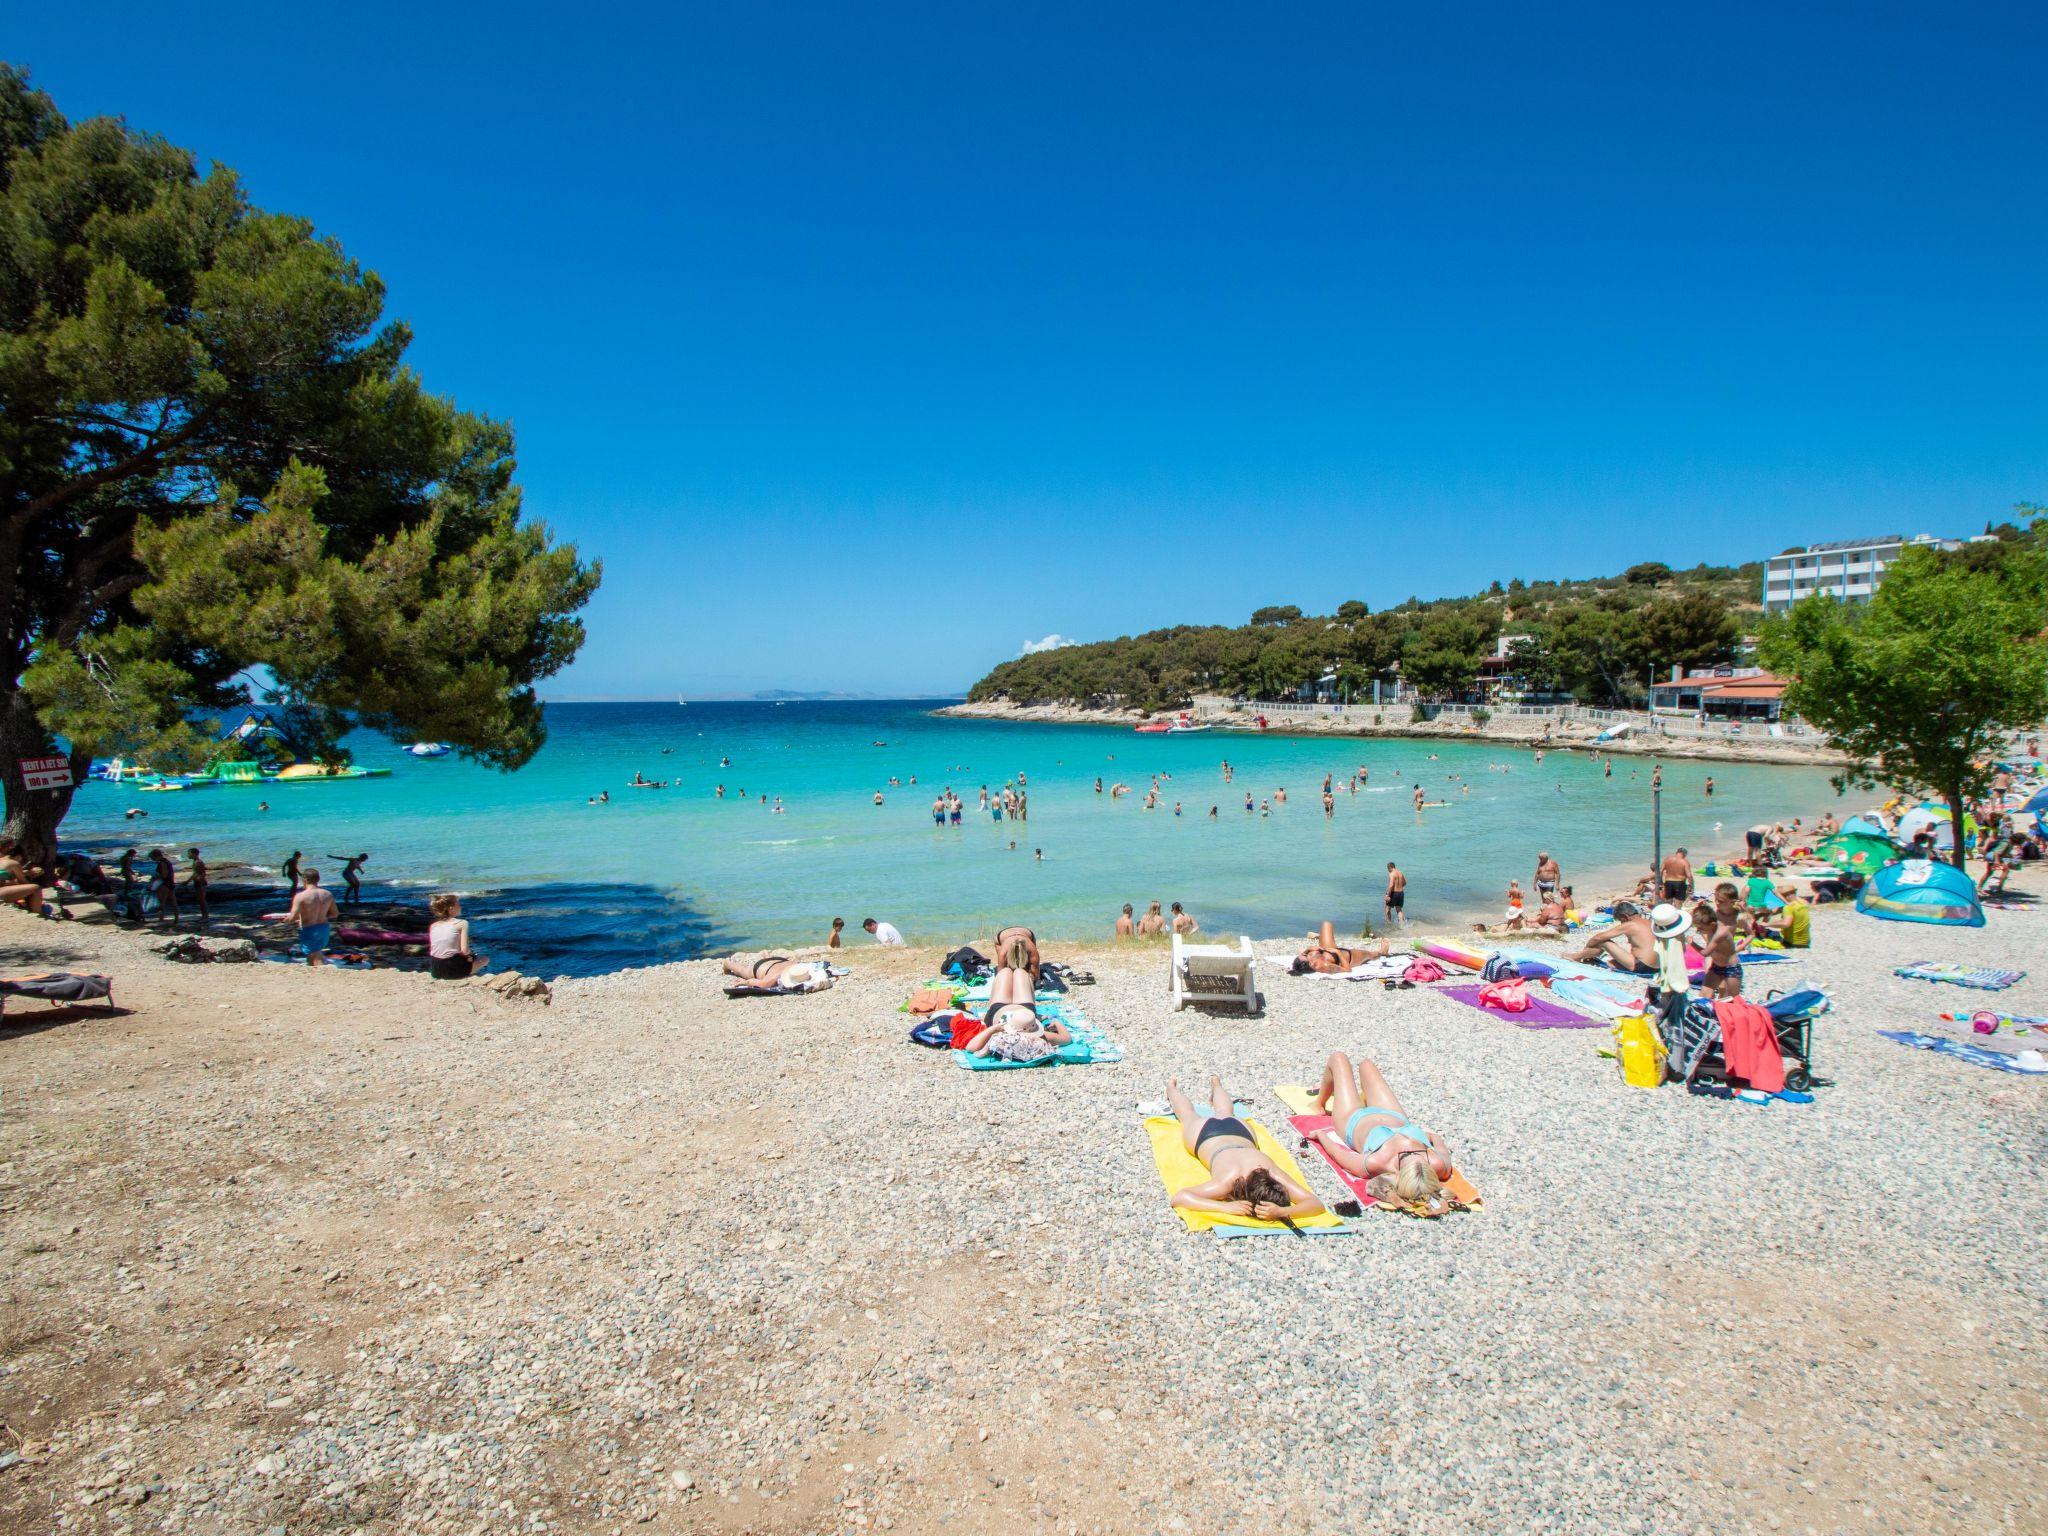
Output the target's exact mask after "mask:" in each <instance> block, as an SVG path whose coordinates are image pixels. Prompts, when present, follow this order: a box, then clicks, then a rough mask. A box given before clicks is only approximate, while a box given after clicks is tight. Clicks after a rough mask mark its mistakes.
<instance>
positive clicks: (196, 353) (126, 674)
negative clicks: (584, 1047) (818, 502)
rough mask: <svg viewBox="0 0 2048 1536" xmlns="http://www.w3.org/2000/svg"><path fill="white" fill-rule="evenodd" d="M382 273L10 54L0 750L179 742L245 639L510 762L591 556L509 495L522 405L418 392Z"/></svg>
mask: <svg viewBox="0 0 2048 1536" xmlns="http://www.w3.org/2000/svg"><path fill="white" fill-rule="evenodd" d="M383 303H384V292H383V285H382V284H381V283H380V282H379V281H378V279H377V277H376V276H375V274H373V273H370V272H366V271H364V270H363V269H362V268H361V267H359V266H358V265H357V264H356V263H355V262H354V261H352V260H350V259H349V257H348V256H347V255H346V254H345V253H344V252H343V251H342V249H341V247H340V246H339V245H338V244H337V243H336V242H334V241H333V240H332V239H328V238H324V237H322V236H320V235H319V234H317V233H316V232H315V231H314V229H313V228H312V226H311V225H310V224H309V223H307V222H306V221H305V220H303V219H297V218H291V217H287V216H285V215H281V214H274V213H268V212H265V211H263V210H261V209H258V208H255V207H253V206H252V205H251V204H250V203H249V201H248V200H247V198H246V197H245V195H244V194H243V191H242V188H241V185H240V183H239V181H238V180H237V179H236V177H235V175H234V173H233V172H232V171H229V170H227V169H225V168H222V167H218V166H216V167H214V168H212V169H211V170H210V171H208V172H207V173H206V174H205V175H203V176H202V175H201V174H200V173H199V171H198V169H197V167H196V165H195V164H194V161H193V158H192V156H191V155H190V154H188V153H187V152H185V151H183V150H180V149H177V148H175V147H174V146H171V145H169V144H166V143H164V142H163V141H162V140H160V139H156V138H152V137H149V136H147V135H144V134H140V133H137V132H135V131H133V130H131V129H129V128H128V127H127V126H126V125H125V124H124V123H121V122H119V121H117V120H113V119H95V120H93V121H90V122H85V123H80V124H77V125H75V126H74V125H72V124H69V123H67V122H66V121H65V120H64V119H63V118H62V117H61V116H60V115H59V114H58V113H57V111H56V109H55V107H54V106H53V105H52V104H51V103H50V101H49V99H48V98H47V97H45V96H43V95H42V94H41V93H39V92H35V91H33V90H31V89H30V88H29V86H28V83H27V80H26V78H25V77H24V76H23V75H22V74H21V73H20V72H19V71H16V70H13V69H9V68H6V67H0V532H4V535H5V539H4V541H0V644H4V645H5V646H6V648H7V651H8V665H7V666H5V667H4V668H0V773H5V775H6V778H7V793H8V820H9V826H10V828H12V829H14V830H15V831H16V832H17V835H22V834H23V833H26V834H27V835H29V836H30V837H32V838H42V839H46V838H47V836H48V835H50V834H53V832H54V828H55V824H56V823H55V816H60V815H61V812H62V805H61V804H57V805H55V806H54V814H53V809H52V804H51V802H48V801H47V800H45V799H40V798H39V799H36V800H33V801H31V800H30V799H28V798H25V797H23V796H22V795H20V794H19V793H18V780H19V774H18V773H17V772H16V771H15V764H16V762H17V761H18V759H19V758H20V757H21V756H26V755H35V754H39V753H41V752H45V751H47V750H49V748H50V745H51V743H52V741H53V740H54V739H56V738H60V737H61V738H62V739H63V740H64V741H65V742H66V743H67V744H68V745H69V747H70V749H71V752H72V755H73V757H74V759H76V760H78V761H80V762H82V761H83V759H84V758H85V757H87V756H90V755H94V754H98V753H102V752H120V753H123V754H124V755H142V756H145V757H147V758H148V759H149V761H151V762H152V763H154V764H157V765H159V766H163V767H172V766H176V765H177V764H179V763H180V762H184V761H188V760H190V759H191V758H192V757H193V756H194V755H195V754H196V753H199V752H201V751H202V750H203V747H204V743H203V739H202V738H201V736H200V735H199V733H197V732H196V731H195V729H194V727H193V726H192V724H191V723H190V722H191V721H192V719H193V718H194V716H195V715H196V714H197V713H200V712H204V711H219V710H226V709H230V708H235V707H238V706H240V705H242V704H244V703H246V702H247V701H248V700H249V698H250V697H251V694H252V685H251V682H250V678H249V669H252V668H263V669H265V670H267V671H268V673H269V674H270V676H271V678H272V679H273V680H274V683H275V690H274V693H275V697H276V698H277V700H278V701H279V702H280V703H281V704H282V705H284V706H285V707H286V708H288V709H290V710H291V711H293V712H294V713H295V714H296V715H297V716H298V717H299V718H301V719H303V720H304V721H306V722H307V727H308V730H309V733H310V734H311V736H312V737H313V738H314V739H315V744H316V745H322V744H324V746H325V747H326V748H328V749H330V750H331V748H332V743H333V741H334V739H335V738H336V737H338V736H339V734H340V733H341V732H342V731H343V730H344V729H345V728H346V726H347V724H348V723H349V720H350V719H351V718H353V719H357V720H360V721H362V722H363V723H366V724H369V725H373V726H378V727H381V728H384V729H387V730H393V731H399V732H411V733H418V734H423V735H432V736H435V737H438V738H441V739H444V740H447V741H449V742H452V743H454V744H455V745H456V746H458V747H459V748H460V749H462V750H463V751H465V752H466V753H468V754H470V755H472V756H475V757H478V758H481V759H483V760H484V761H487V762H490V763H493V764H496V765H498V766H501V767H513V766H517V765H518V764H520V763H522V762H524V761H526V760H527V759H528V758H529V757H531V756H532V754H533V752H534V751H535V750H536V749H537V748H538V747H539V745H540V743H541V740H542V738H543V730H542V725H541V712H540V706H539V703H538V701H537V699H536V698H535V695H534V691H533V685H534V683H535V682H536V681H537V680H539V679H541V678H543V677H546V676H548V675H550V674H552V673H553V672H555V671H557V670H558V669H559V668H561V667H562V666H563V665H564V664H565V663H566V662H568V660H569V659H570V658H571V657H572V656H573V655H574V654H575V652H576V649H577V647H578V646H579V645H580V644H581V640H582V626H581V625H580V623H579V622H578V621H577V620H576V619H575V618H574V617H573V615H574V614H575V612H576V611H577V610H578V609H579V608H580V607H581V606H582V605H583V604H584V603H585V602H586V601H588V599H589V597H590V595H591V593H592V591H594V590H595V587H596V584H597V571H596V570H595V568H594V567H591V566H586V565H584V564H583V563H581V562H580V561H579V560H578V559H577V556H576V552H575V551H574V550H573V549H570V548H567V547H560V546H555V545H553V544H551V543H550V541H549V537H548V534H547V532H546V530H545V529H543V528H541V527H539V526H538V525H536V524H534V523H531V522H529V521H526V520H525V519H523V518H522V516H521V508H520V495H519V490H518V487H517V485H516V484H515V483H514V481H513V471H514V463H513V445H512V435H511V431H510V429H509V428H507V427H506V426H504V425H503V424H502V423H499V422H495V421H492V420H490V419H488V418H486V417H483V416H478V415H474V414H471V413H469V412H465V411H462V410H460V409H458V408H457V407H456V406H455V405H454V404H453V403H451V402H450V401H448V400H446V399H443V398H440V397H438V396H435V395H432V394H429V393H428V392H427V391H426V389H425V388H424V387H423V385H422V384H421V382H420V380H419V379H418V377H417V376H416V375H414V374H413V373H411V372H410V371H409V370H408V369H406V368H405V366H404V364H403V357H404V353H405V350H406V347H407V344H408V342H409V340H410V336H409V333H408V331H407V330H406V328H405V327H404V326H403V325H402V324H399V323H397V322H391V321H385V320H384V319H383V318H382V317H383Z"/></svg>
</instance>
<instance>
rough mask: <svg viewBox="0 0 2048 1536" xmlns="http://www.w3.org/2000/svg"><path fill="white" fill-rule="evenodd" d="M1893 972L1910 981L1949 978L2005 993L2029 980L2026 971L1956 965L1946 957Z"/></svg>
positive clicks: (1955, 982) (1952, 983)
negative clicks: (2011, 987)
mask: <svg viewBox="0 0 2048 1536" xmlns="http://www.w3.org/2000/svg"><path fill="white" fill-rule="evenodd" d="M1892 974H1893V975H1894V976H1903V977H1905V978H1906V979H1907V980H1908V981H1945V982H1947V983H1948V984H1949V985H1950V986H1952V987H1969V988H1971V989H1972V990H1974V991H1978V992H2003V991H2004V990H2005V989H2006V988H2007V987H2010V986H2012V985H2014V984H2015V983H2017V982H2022V981H2025V980H2026V979H2027V973H2026V972H2025V971H2007V970H2001V969H2000V968H1999V967H1997V966H1993V965H1980V966H1974V967H1973V966H1967V965H1953V964H1950V963H1949V962H1948V961H1945V960H1916V961H1914V962H1913V964H1911V965H1902V966H1900V967H1899V968H1898V969H1897V970H1895V971H1893V972H1892Z"/></svg>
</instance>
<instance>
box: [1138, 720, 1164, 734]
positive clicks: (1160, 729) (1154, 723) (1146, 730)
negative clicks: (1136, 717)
mask: <svg viewBox="0 0 2048 1536" xmlns="http://www.w3.org/2000/svg"><path fill="white" fill-rule="evenodd" d="M1131 729H1132V730H1134V731H1136V732H1137V733H1138V734H1139V735H1140V736H1164V735H1165V734H1166V733H1167V732H1168V731H1170V730H1172V729H1173V727H1172V726H1170V725H1168V724H1167V723H1166V722H1165V721H1164V720H1147V721H1146V722H1145V723H1144V724H1143V725H1134V726H1132V727H1131Z"/></svg>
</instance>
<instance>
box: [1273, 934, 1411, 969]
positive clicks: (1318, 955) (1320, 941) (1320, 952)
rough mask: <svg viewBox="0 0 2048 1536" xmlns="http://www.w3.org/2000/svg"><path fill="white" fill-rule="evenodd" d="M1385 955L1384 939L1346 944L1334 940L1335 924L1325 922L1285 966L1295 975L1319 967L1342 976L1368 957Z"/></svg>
mask: <svg viewBox="0 0 2048 1536" xmlns="http://www.w3.org/2000/svg"><path fill="white" fill-rule="evenodd" d="M1386 956H1387V941H1386V940H1385V939H1381V940H1380V941H1379V942H1378V943H1377V944H1367V945H1363V946H1354V947H1351V948H1346V947H1345V946H1344V945H1342V944H1339V943H1338V942H1337V925H1336V924H1335V923H1329V922H1326V923H1324V924H1323V931H1322V932H1321V933H1320V934H1318V935H1317V936H1316V942H1315V943H1313V944H1311V945H1309V946H1308V948H1306V949H1304V950H1303V951H1302V952H1301V953H1300V954H1299V955H1296V956H1295V957H1294V964H1293V965H1291V966H1289V967H1288V969H1289V970H1290V971H1291V972H1292V973H1293V974H1294V975H1296V976H1306V975H1308V974H1309V972H1311V971H1321V972H1322V973H1323V974H1324V975H1326V976H1342V975H1343V974H1344V973H1345V972H1347V971H1355V970H1357V969H1358V968H1359V967H1360V966H1361V965H1363V964H1365V962H1366V961H1368V960H1383V959H1385V958H1386Z"/></svg>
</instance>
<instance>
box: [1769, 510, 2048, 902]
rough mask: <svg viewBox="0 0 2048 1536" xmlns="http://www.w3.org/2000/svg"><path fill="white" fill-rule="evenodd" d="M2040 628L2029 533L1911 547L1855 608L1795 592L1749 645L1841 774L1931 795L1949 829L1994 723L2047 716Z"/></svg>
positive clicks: (2041, 575) (2038, 556)
mask: <svg viewBox="0 0 2048 1536" xmlns="http://www.w3.org/2000/svg"><path fill="white" fill-rule="evenodd" d="M1986 551H1990V552H1991V555H1990V557H1988V558H1987V555H1986V553H1985V552H1986ZM2044 626H2048V556H2044V555H2043V553H2042V550H2041V548H2040V546H2039V543H2038V539H2030V540H2027V541H2024V542H2005V541H2001V542H1999V543H1996V544H1991V545H1971V546H1966V547H1965V549H1964V550H1963V551H1961V552H1959V553H1957V554H1954V555H1942V554H1939V553H1937V552H1935V551H1932V550H1927V549H1924V548H1911V549H1907V550H1906V551H1904V552H1903V553H1902V554H1901V555H1900V556H1899V559H1898V560H1897V561H1896V562H1895V563H1894V564H1893V566H1892V568H1891V570H1890V571H1889V572H1888V573H1887V574H1886V576H1885V580H1884V585H1883V586H1881V587H1879V588H1878V590H1877V593H1876V595H1875V596H1874V597H1872V598H1871V600H1870V601H1869V602H1868V603H1867V604H1865V605H1862V606H1861V607H1852V606H1849V605H1846V604H1843V603H1839V602H1837V601H1835V600H1834V599H1833V598H1831V597H1827V596H1818V597H1811V598H1807V599H1806V600H1804V601H1803V602H1800V603H1799V604H1797V605H1796V606H1795V607H1794V608H1793V609H1792V611H1791V612H1790V613H1788V614H1786V615H1784V616H1783V617H1782V618H1779V619H1774V620H1772V621H1771V622H1770V623H1769V624H1767V625H1766V626H1765V628H1764V632H1763V637H1762V641H1761V644H1760V646H1759V650H1758V655H1759V657H1760V658H1761V660H1762V661H1763V664H1764V665H1765V666H1767V667H1769V668H1770V669H1771V670H1773V671H1775V672H1777V673H1779V674H1780V675H1782V676H1785V677H1787V678H1789V679H1790V680H1791V682H1790V686H1789V687H1788V688H1787V689H1786V694H1785V702H1786V705H1787V707H1788V708H1790V709H1792V710H1795V711H1796V712H1797V713H1798V714H1799V715H1800V716H1801V717H1802V718H1804V719H1806V720H1808V721H1810V722H1811V723H1812V724H1814V725H1815V726H1817V727H1819V728H1820V729H1821V730H1823V731H1825V732H1826V733H1827V735H1828V739H1829V740H1830V741H1831V742H1832V743H1833V744H1834V745H1835V746H1836V747H1838V748H1839V749H1840V750H1841V751H1843V752H1845V753H1846V754H1848V756H1849V759H1850V768H1849V770H1848V772H1847V775H1846V777H1847V778H1848V779H1850V780H1852V781H1854V782H1857V783H1860V784H1869V783H1873V782H1882V783H1887V784H1896V785H1898V786H1899V787H1900V788H1903V789H1906V790H1908V791H1910V792H1915V793H1921V792H1932V793H1934V794H1937V795H1940V796H1941V797H1942V798H1943V799H1944V800H1945V801H1946V802H1947V804H1948V805H1949V807H1950V809H1951V811H1952V812H1953V813H1954V814H1955V816H1956V818H1957V824H1958V825H1960V824H1961V818H1962V815H1963V810H1964V807H1965V806H1966V805H1967V804H1968V803H1969V802H1970V801H1971V800H1974V799H1976V798H1979V797H1981V796H1982V795H1984V794H1985V793H1986V792H1987V791H1988V790H1989V788H1990V784H1991V774H1992V770H1991V768H1990V767H1989V763H1988V759H1989V757H1990V756H1991V755H1992V753H1993V752H1994V751H1995V749H1996V748H1997V747H1998V745H1999V744H2000V741H2001V738H2002V737H2003V735H2004V733H2006V732H2007V731H2012V730H2022V729H2027V728H2030V727H2033V726H2035V725H2036V724H2038V722H2039V721H2040V720H2041V719H2042V717H2043V716H2044V715H2048V639H2044V638H2043V633H2042V632H2043V628H2044ZM1956 858H1957V861H1958V862H1961V859H1962V850H1961V847H1960V844H1959V845H1958V848H1957V852H1956Z"/></svg>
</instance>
